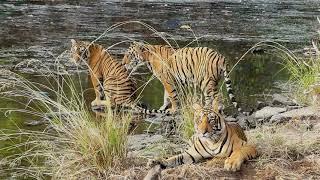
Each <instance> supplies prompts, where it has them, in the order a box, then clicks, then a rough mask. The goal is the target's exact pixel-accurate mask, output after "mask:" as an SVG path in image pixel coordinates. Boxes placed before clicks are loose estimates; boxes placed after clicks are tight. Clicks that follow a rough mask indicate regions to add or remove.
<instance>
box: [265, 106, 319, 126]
mask: <svg viewBox="0 0 320 180" xmlns="http://www.w3.org/2000/svg"><path fill="white" fill-rule="evenodd" d="M293 118H297V119H301V120H304V119H320V108H319V107H313V106H310V107H303V108H300V109H294V110H290V111H287V112H284V113H280V114H276V115H274V116H272V117H271V119H270V122H271V123H277V124H278V123H282V122H286V121H288V120H290V119H293Z"/></svg>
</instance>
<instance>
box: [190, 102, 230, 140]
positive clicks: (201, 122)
mask: <svg viewBox="0 0 320 180" xmlns="http://www.w3.org/2000/svg"><path fill="white" fill-rule="evenodd" d="M193 108H194V110H195V115H194V118H195V119H194V120H195V123H196V124H197V125H196V128H197V129H196V131H197V134H198V136H200V137H205V138H209V139H211V140H214V141H216V140H218V139H219V138H220V136H221V134H222V133H223V131H224V128H225V123H224V120H223V118H222V117H221V115H220V114H218V113H215V112H213V111H210V112H208V111H206V110H205V109H203V107H201V106H200V105H199V104H194V105H193Z"/></svg>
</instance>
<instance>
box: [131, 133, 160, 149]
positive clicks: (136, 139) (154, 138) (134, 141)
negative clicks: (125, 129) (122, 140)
mask: <svg viewBox="0 0 320 180" xmlns="http://www.w3.org/2000/svg"><path fill="white" fill-rule="evenodd" d="M162 139H163V136H162V135H148V134H138V135H132V136H129V137H128V146H129V149H130V150H133V151H136V150H141V149H144V148H145V147H146V146H149V145H150V144H154V143H157V142H159V141H161V140H162Z"/></svg>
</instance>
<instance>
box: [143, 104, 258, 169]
mask: <svg viewBox="0 0 320 180" xmlns="http://www.w3.org/2000/svg"><path fill="white" fill-rule="evenodd" d="M193 108H194V110H195V116H194V118H195V123H196V127H195V128H196V134H194V135H193V136H192V138H191V141H190V148H189V149H187V150H186V151H185V152H183V153H181V154H179V155H176V156H173V157H171V158H168V159H166V160H152V161H150V162H149V165H150V166H155V165H157V164H159V165H160V167H161V168H162V169H165V168H172V167H176V166H179V165H182V164H191V163H196V162H199V161H202V160H206V159H212V158H215V157H220V158H226V160H225V162H224V168H225V169H226V170H230V171H237V170H239V169H240V167H241V164H242V163H243V162H244V161H246V160H249V159H252V158H255V157H256V156H257V150H256V148H255V146H253V145H250V144H248V143H247V138H246V135H245V133H244V131H243V130H242V128H241V127H240V126H239V125H238V124H237V123H234V122H226V121H225V120H224V118H223V117H222V116H221V115H220V114H217V113H215V112H213V111H211V110H210V111H206V110H204V109H203V108H202V107H201V106H200V105H198V104H194V105H193Z"/></svg>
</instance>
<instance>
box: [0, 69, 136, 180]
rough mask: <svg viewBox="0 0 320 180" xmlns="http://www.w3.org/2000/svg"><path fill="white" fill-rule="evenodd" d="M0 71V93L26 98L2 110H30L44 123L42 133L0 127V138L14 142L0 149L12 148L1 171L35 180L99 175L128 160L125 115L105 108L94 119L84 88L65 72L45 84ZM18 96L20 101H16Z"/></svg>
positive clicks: (6, 95)
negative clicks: (1, 128)
mask: <svg viewBox="0 0 320 180" xmlns="http://www.w3.org/2000/svg"><path fill="white" fill-rule="evenodd" d="M0 74H1V75H2V78H1V81H2V82H1V87H0V89H2V91H1V92H0V96H1V97H2V98H6V99H12V100H13V101H16V102H17V103H21V104H25V102H28V103H26V104H25V109H5V108H2V110H6V111H7V112H8V113H9V112H13V111H18V112H22V113H27V114H31V115H34V116H38V117H39V119H44V120H46V121H47V123H48V127H47V128H46V129H45V130H44V131H28V130H22V129H19V130H17V131H13V130H4V129H3V130H1V134H0V141H3V142H8V141H9V142H10V141H11V142H19V143H17V144H13V145H11V146H9V147H5V148H4V149H2V150H1V151H13V152H16V153H15V154H13V155H10V156H8V157H6V158H4V159H3V160H2V162H5V163H2V165H3V166H4V168H3V169H2V171H5V172H7V173H14V174H15V175H16V176H18V177H32V178H36V179H43V178H48V177H51V178H54V179H87V178H92V177H94V178H97V179H104V178H106V177H108V175H110V173H115V172H117V170H119V169H121V168H122V166H123V165H124V164H125V162H127V159H126V155H127V134H128V127H129V123H130V119H131V116H130V114H125V113H116V112H115V111H111V109H110V108H107V109H106V111H105V115H104V116H103V117H102V118H100V119H99V120H97V119H96V118H95V117H94V115H93V114H92V113H91V112H90V110H89V109H88V108H87V106H86V103H85V99H84V97H83V92H84V90H82V89H81V88H80V89H79V86H78V85H76V82H75V81H74V79H71V76H69V75H65V76H59V77H57V78H54V80H55V82H53V83H52V82H51V83H52V84H50V83H49V84H50V85H49V86H48V85H44V84H41V83H35V82H30V81H28V80H27V79H24V78H23V77H22V76H20V75H18V74H16V73H13V72H11V71H7V70H1V73H0ZM79 82H81V81H79ZM51 85H52V86H51ZM80 87H81V86H80ZM44 91H45V92H49V94H50V95H47V94H45V93H43V92H44ZM18 97H20V98H22V99H24V100H22V101H17V98H18ZM21 139H23V140H22V141H21ZM19 140H20V141H19Z"/></svg>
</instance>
